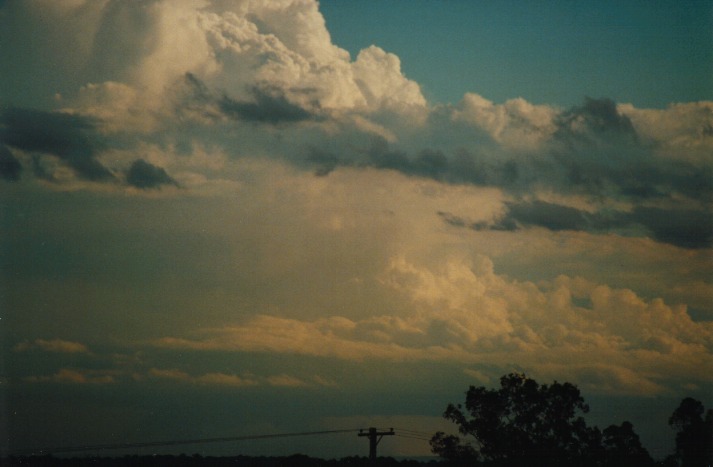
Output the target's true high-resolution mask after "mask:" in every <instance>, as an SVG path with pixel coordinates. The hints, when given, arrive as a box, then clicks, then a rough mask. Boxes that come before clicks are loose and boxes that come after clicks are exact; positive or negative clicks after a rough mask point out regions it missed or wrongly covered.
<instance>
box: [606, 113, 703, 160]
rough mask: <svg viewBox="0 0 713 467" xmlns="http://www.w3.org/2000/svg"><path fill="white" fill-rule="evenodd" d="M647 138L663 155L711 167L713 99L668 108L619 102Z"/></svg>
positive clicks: (637, 128) (638, 130)
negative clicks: (711, 100)
mask: <svg viewBox="0 0 713 467" xmlns="http://www.w3.org/2000/svg"><path fill="white" fill-rule="evenodd" d="M617 108H618V109H619V112H621V113H622V114H623V115H626V116H627V117H628V118H629V119H630V120H631V123H632V124H633V126H634V128H635V129H636V132H637V134H638V135H639V136H640V137H641V138H642V139H644V140H646V141H650V142H651V143H652V144H654V147H655V151H656V152H657V154H659V155H660V156H662V157H666V158H672V159H677V160H681V161H685V162H688V163H691V164H693V165H696V166H698V167H706V166H708V170H710V167H709V157H708V156H709V154H710V153H711V151H713V102H706V101H704V102H689V103H678V104H671V105H670V106H669V107H668V108H665V109H637V108H636V107H634V106H633V105H631V104H619V105H618V106H617Z"/></svg>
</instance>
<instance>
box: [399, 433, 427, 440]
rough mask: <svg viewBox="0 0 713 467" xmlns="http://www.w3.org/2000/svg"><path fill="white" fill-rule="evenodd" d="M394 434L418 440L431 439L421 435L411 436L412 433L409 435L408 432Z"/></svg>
mask: <svg viewBox="0 0 713 467" xmlns="http://www.w3.org/2000/svg"><path fill="white" fill-rule="evenodd" d="M396 436H397V437H398V438H408V439H417V440H419V441H431V438H426V437H423V436H412V435H409V434H405V435H402V434H399V433H396Z"/></svg>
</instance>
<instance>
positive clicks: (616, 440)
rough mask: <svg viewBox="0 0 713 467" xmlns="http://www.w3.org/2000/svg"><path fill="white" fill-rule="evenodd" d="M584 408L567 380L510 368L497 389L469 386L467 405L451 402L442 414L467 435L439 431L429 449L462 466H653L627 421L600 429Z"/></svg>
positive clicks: (580, 396) (574, 387)
mask: <svg viewBox="0 0 713 467" xmlns="http://www.w3.org/2000/svg"><path fill="white" fill-rule="evenodd" d="M588 411H589V406H588V405H587V404H586V403H585V402H584V399H583V397H582V395H581V394H580V392H579V389H578V388H577V387H576V386H575V385H573V384H571V383H566V382H565V383H558V382H557V381H555V382H553V383H552V384H538V383H537V381H535V380H534V379H532V378H529V377H527V376H526V375H524V374H520V373H511V374H508V375H505V376H503V377H502V378H500V388H498V389H488V388H486V387H483V386H480V387H475V386H471V387H470V388H469V389H468V391H467V392H466V399H465V404H458V405H453V404H449V405H448V407H447V408H446V410H445V412H444V414H443V416H444V417H445V418H446V419H448V420H451V421H452V422H454V423H456V424H457V425H458V431H459V432H460V434H461V436H463V437H465V439H461V437H460V436H455V435H447V434H445V433H443V432H438V433H436V434H435V435H434V436H433V437H432V438H431V449H432V450H433V452H434V453H436V454H438V455H440V456H441V457H443V458H445V459H448V460H449V461H451V462H452V463H454V464H463V465H465V464H472V463H473V462H474V461H476V460H480V461H481V462H482V463H484V464H486V465H494V466H521V465H532V466H583V467H584V466H602V465H606V466H630V467H633V466H651V465H653V460H652V459H651V457H650V456H649V453H648V452H647V451H646V449H645V448H644V447H643V446H642V445H641V442H640V440H639V436H638V435H637V434H636V433H635V432H634V429H633V425H632V424H631V423H629V422H626V421H625V422H623V423H622V424H621V425H620V426H617V425H612V426H609V427H608V428H606V429H605V430H604V432H601V431H600V430H599V429H598V428H597V427H589V426H587V423H586V422H585V420H584V417H583V415H584V414H586V413H587V412H588ZM468 440H472V441H473V443H469V442H468Z"/></svg>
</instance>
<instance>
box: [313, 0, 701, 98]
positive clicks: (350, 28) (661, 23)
mask: <svg viewBox="0 0 713 467" xmlns="http://www.w3.org/2000/svg"><path fill="white" fill-rule="evenodd" d="M321 11H322V13H323V14H324V16H325V19H326V21H327V28H328V29H329V31H330V33H331V35H332V40H333V41H334V43H336V44H338V45H340V46H342V47H344V48H346V49H347V50H349V51H350V52H351V53H352V55H353V56H355V55H356V54H357V53H358V51H359V50H361V49H363V48H365V47H367V46H369V45H371V44H378V45H379V46H381V47H382V48H384V49H385V50H387V51H389V52H393V53H395V54H396V55H398V56H399V57H400V58H401V61H402V67H403V70H404V72H405V74H406V75H407V76H409V77H410V78H412V79H415V80H416V81H417V82H419V83H420V84H421V85H422V86H423V88H424V92H425V93H426V95H428V96H432V97H433V99H434V100H435V101H440V102H452V103H455V102H457V101H458V100H460V98H461V97H462V96H463V94H464V93H465V92H477V93H479V94H482V95H483V96H484V97H486V98H488V99H491V100H494V101H496V102H503V101H505V100H507V99H510V98H514V97H523V98H525V99H527V100H528V101H531V102H535V103H540V104H542V103H549V104H558V105H561V106H571V105H575V104H578V103H580V102H581V101H582V100H583V98H584V96H585V95H586V96H589V97H594V98H600V97H608V98H611V99H614V100H616V101H618V102H630V103H632V104H634V105H637V106H643V107H665V106H666V105H668V104H669V103H671V102H688V101H693V100H701V99H708V98H710V97H711V96H713V37H712V36H711V30H713V6H711V2H709V1H654V2H649V1H638V0H637V1H627V2H617V1H598V2H585V1H557V2H553V1H544V2H521V1H499V2H487V1H457V0H446V1H443V2H433V1H430V0H395V1H385V2H383V1H373V0H366V1H360V2H347V1H339V0H323V1H322V2H321Z"/></svg>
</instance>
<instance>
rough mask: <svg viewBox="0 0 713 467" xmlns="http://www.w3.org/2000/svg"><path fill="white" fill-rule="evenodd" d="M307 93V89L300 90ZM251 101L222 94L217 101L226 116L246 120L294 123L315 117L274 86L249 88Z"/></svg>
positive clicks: (274, 123) (275, 123)
mask: <svg viewBox="0 0 713 467" xmlns="http://www.w3.org/2000/svg"><path fill="white" fill-rule="evenodd" d="M302 92H303V93H307V92H308V91H302ZM250 95H251V97H252V101H241V100H236V99H233V98H231V97H229V96H227V95H226V96H223V97H222V98H221V99H220V101H219V102H218V105H219V108H220V110H221V111H222V112H223V113H224V114H225V115H227V116H228V117H231V118H234V119H236V120H243V121H248V122H259V123H269V124H272V125H277V124H279V123H296V122H301V121H305V120H311V119H314V118H315V115H313V114H312V113H311V112H309V111H308V110H307V109H304V108H303V107H301V106H299V105H297V104H295V103H293V102H291V101H290V100H289V99H288V98H287V96H286V94H285V91H284V90H282V89H280V88H278V87H274V86H263V87H257V86H256V87H253V88H251V89H250Z"/></svg>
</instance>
